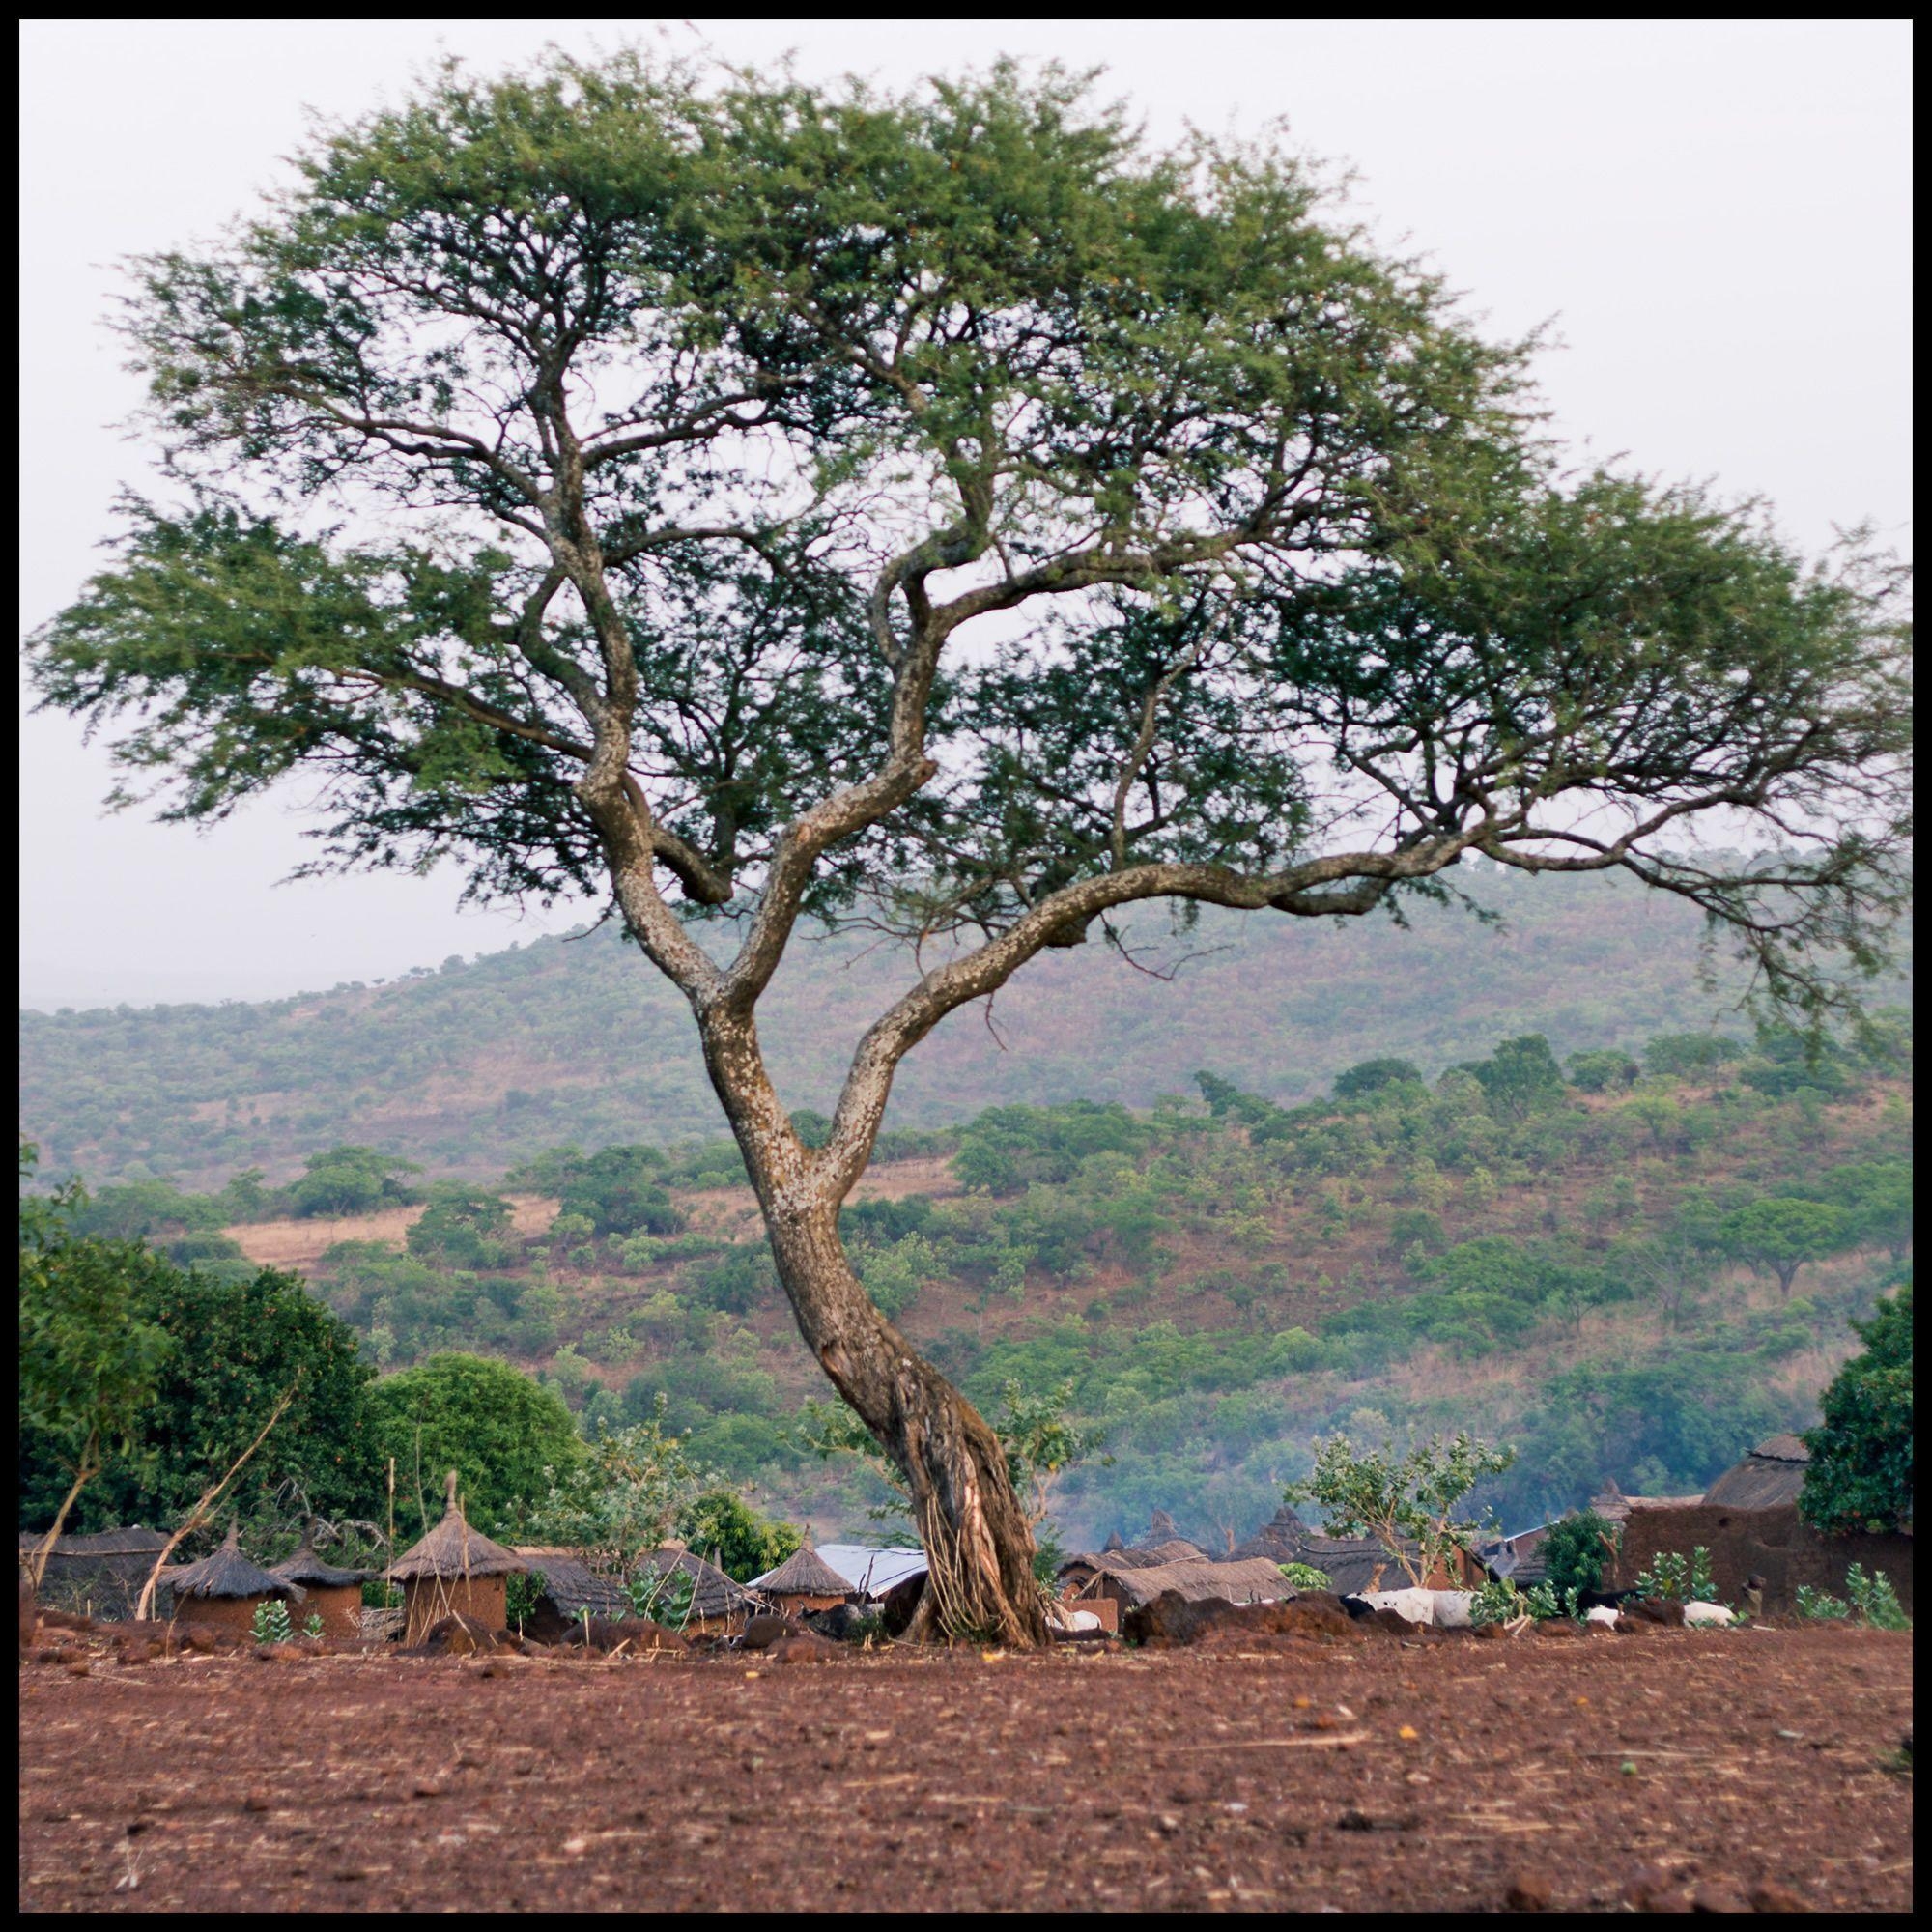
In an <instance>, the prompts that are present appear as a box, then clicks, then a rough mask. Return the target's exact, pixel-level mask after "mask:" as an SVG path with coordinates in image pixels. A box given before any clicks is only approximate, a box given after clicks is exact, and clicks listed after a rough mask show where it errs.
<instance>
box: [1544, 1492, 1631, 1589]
mask: <svg viewBox="0 0 1932 1932" xmlns="http://www.w3.org/2000/svg"><path fill="white" fill-rule="evenodd" d="M1616 1553H1617V1531H1616V1525H1615V1524H1614V1523H1612V1522H1610V1521H1608V1520H1605V1518H1603V1517H1600V1516H1599V1515H1598V1514H1597V1513H1596V1511H1595V1510H1573V1511H1571V1513H1570V1514H1569V1515H1568V1516H1566V1517H1565V1518H1563V1520H1561V1521H1560V1522H1553V1523H1551V1524H1550V1526H1549V1528H1548V1531H1547V1532H1546V1533H1545V1535H1544V1538H1543V1548H1542V1551H1541V1554H1542V1557H1543V1568H1544V1574H1545V1575H1546V1576H1547V1577H1548V1578H1549V1580H1550V1582H1551V1583H1553V1584H1554V1585H1555V1586H1556V1587H1557V1589H1559V1590H1600V1589H1602V1588H1603V1583H1604V1569H1605V1565H1606V1564H1608V1563H1609V1562H1611V1561H1612V1560H1613V1559H1614V1558H1615V1556H1616Z"/></svg>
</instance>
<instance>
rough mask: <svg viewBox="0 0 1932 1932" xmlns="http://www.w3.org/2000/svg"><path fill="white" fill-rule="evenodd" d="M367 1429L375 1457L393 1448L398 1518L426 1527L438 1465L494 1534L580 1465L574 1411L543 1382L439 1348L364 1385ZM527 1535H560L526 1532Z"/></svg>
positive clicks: (534, 1538) (544, 1538) (469, 1511)
mask: <svg viewBox="0 0 1932 1932" xmlns="http://www.w3.org/2000/svg"><path fill="white" fill-rule="evenodd" d="M369 1429H370V1436H371V1440H372V1442H373V1444H374V1446H375V1449H376V1452H377V1454H378V1455H379V1456H382V1457H384V1458H387V1457H393V1458H394V1459H395V1463H396V1493H397V1497H398V1511H399V1521H400V1520H405V1517H408V1518H414V1519H415V1520H417V1521H418V1522H419V1523H420V1525H421V1529H420V1531H418V1532H417V1533H421V1532H426V1531H427V1530H428V1529H430V1528H432V1527H434V1526H435V1523H436V1521H437V1520H438V1518H439V1516H440V1509H439V1504H440V1500H441V1494H442V1478H443V1472H444V1471H445V1470H447V1469H454V1470H455V1471H456V1472H457V1477H458V1482H459V1486H460V1488H461V1490H462V1493H463V1497H464V1508H465V1513H466V1515H467V1517H468V1519H469V1521H470V1522H471V1523H472V1524H474V1526H475V1527H476V1528H477V1529H479V1530H481V1531H483V1532H484V1534H485V1535H491V1536H496V1535H500V1534H502V1533H503V1532H505V1531H506V1530H508V1529H510V1528H512V1527H514V1526H515V1525H517V1524H518V1523H519V1522H520V1521H521V1520H522V1518H523V1514H524V1513H525V1512H526V1510H527V1509H529V1508H531V1507H535V1506H539V1505H540V1499H542V1498H545V1497H546V1496H548V1495H549V1494H550V1493H551V1492H552V1491H553V1489H554V1487H555V1486H556V1485H558V1484H563V1485H569V1484H571V1483H572V1482H574V1481H575V1480H576V1479H577V1477H578V1476H579V1474H580V1473H581V1472H582V1470H583V1469H584V1468H585V1466H586V1458H585V1453H584V1449H583V1444H582V1441H581V1439H580V1438H579V1436H578V1434H577V1428H576V1425H575V1424H574V1423H573V1422H572V1420H571V1416H570V1411H569V1409H567V1408H566V1407H565V1406H563V1404H562V1402H560V1401H559V1400H558V1399H557V1397H556V1396H555V1395H554V1394H553V1393H552V1392H551V1391H550V1390H549V1389H546V1388H544V1387H542V1386H541V1385H540V1384H539V1383H538V1382H536V1381H535V1380H533V1379H532V1378H530V1377H528V1376H526V1375H525V1374H524V1373H523V1372H522V1371H521V1370H519V1369H514V1368H512V1367H511V1366H510V1365H509V1363H507V1362H497V1361H491V1360H488V1359H487V1358H485V1357H483V1356H481V1355H468V1354H456V1353H450V1354H440V1355H432V1356H430V1357H429V1359H428V1360H427V1361H424V1362H421V1363H419V1364H417V1366H416V1367H414V1368H412V1369H405V1370H403V1371H402V1372H401V1373H400V1374H398V1375H393V1376H387V1377H385V1378H384V1379H383V1380H382V1381H380V1382H378V1383H377V1384H376V1385H375V1386H374V1387H373V1388H372V1389H371V1390H370V1391H369ZM527 1540H529V1541H531V1542H563V1541H566V1540H568V1539H566V1538H563V1537H561V1536H549V1535H540V1534H538V1533H536V1532H535V1531H532V1533H531V1534H530V1536H529V1537H528V1539H527Z"/></svg>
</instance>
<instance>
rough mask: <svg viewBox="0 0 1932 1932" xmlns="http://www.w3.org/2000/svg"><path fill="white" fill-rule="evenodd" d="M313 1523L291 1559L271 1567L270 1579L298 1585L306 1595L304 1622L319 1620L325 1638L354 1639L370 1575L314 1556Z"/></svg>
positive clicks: (357, 1632) (358, 1630)
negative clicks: (364, 1584) (365, 1583)
mask: <svg viewBox="0 0 1932 1932" xmlns="http://www.w3.org/2000/svg"><path fill="white" fill-rule="evenodd" d="M316 1528H317V1524H316V1520H315V1518H314V1517H310V1518H309V1520H308V1523H307V1525H306V1527H304V1529H303V1530H302V1540H301V1543H300V1546H299V1547H298V1548H297V1550H296V1552H295V1553H294V1555H292V1556H285V1557H283V1558H282V1560H281V1561H280V1562H279V1563H276V1564H272V1565H270V1576H274V1577H281V1578H282V1580H283V1581H284V1582H286V1583H298V1584H300V1585H301V1587H302V1588H303V1589H304V1590H305V1591H306V1592H307V1593H308V1594H307V1596H306V1597H305V1598H304V1600H303V1603H302V1614H303V1619H304V1621H306V1620H307V1618H308V1617H310V1616H319V1617H320V1618H321V1619H322V1628H323V1631H324V1632H325V1634H327V1635H329V1636H338V1637H348V1638H352V1639H353V1638H355V1637H357V1636H359V1635H360V1634H361V1630H362V1579H363V1578H364V1577H366V1576H367V1575H368V1574H369V1573H368V1572H367V1571H366V1570H345V1569H342V1568H341V1567H340V1566H339V1565H337V1564H333V1563H325V1562H324V1561H323V1560H322V1558H321V1557H320V1556H318V1555H317V1554H316V1550H315V1533H316Z"/></svg>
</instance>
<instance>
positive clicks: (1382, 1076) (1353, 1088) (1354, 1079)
mask: <svg viewBox="0 0 1932 1932" xmlns="http://www.w3.org/2000/svg"><path fill="white" fill-rule="evenodd" d="M1402 1085H1406V1086H1410V1087H1419V1086H1421V1085H1422V1069H1421V1068H1420V1067H1418V1066H1417V1065H1416V1064H1415V1063H1414V1062H1413V1061H1412V1060H1400V1059H1393V1058H1386V1057H1385V1058H1383V1059H1380V1060H1362V1061H1357V1062H1356V1064H1355V1065H1353V1066H1350V1067H1346V1068H1345V1069H1344V1070H1343V1071H1342V1072H1340V1073H1338V1074H1336V1076H1335V1097H1336V1099H1338V1100H1354V1099H1359V1098H1360V1097H1361V1096H1362V1095H1363V1094H1377V1093H1379V1092H1380V1091H1381V1090H1382V1089H1383V1088H1384V1087H1394V1086H1402Z"/></svg>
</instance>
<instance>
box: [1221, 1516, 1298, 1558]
mask: <svg viewBox="0 0 1932 1932" xmlns="http://www.w3.org/2000/svg"><path fill="white" fill-rule="evenodd" d="M1307 1535H1308V1525H1307V1524H1306V1523H1305V1522H1303V1521H1302V1520H1301V1519H1300V1518H1299V1517H1298V1516H1296V1515H1295V1513H1294V1511H1293V1508H1292V1507H1291V1506H1290V1505H1289V1504H1287V1503H1283V1504H1282V1505H1281V1507H1280V1508H1279V1509H1277V1510H1276V1511H1275V1513H1274V1515H1273V1516H1271V1517H1270V1518H1269V1519H1268V1520H1267V1521H1266V1522H1264V1523H1263V1524H1262V1526H1261V1527H1260V1528H1259V1529H1258V1530H1256V1531H1255V1533H1254V1534H1253V1535H1252V1536H1251V1537H1249V1538H1248V1540H1247V1541H1246V1542H1245V1543H1237V1544H1236V1546H1235V1548H1234V1550H1233V1552H1232V1553H1233V1554H1234V1555H1236V1556H1266V1557H1271V1558H1272V1559H1273V1560H1274V1561H1275V1562H1277V1563H1294V1562H1298V1561H1299V1560H1300V1558H1299V1556H1298V1555H1297V1553H1296V1552H1297V1550H1298V1548H1299V1546H1300V1544H1301V1542H1302V1540H1303V1539H1304V1538H1305V1537H1306V1536H1307Z"/></svg>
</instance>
